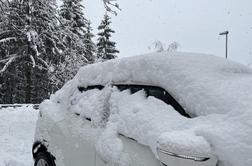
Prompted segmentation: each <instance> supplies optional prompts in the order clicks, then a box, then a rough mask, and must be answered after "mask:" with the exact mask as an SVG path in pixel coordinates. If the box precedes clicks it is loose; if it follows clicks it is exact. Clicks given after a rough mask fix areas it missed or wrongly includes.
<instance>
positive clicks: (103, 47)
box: [97, 13, 119, 61]
mask: <svg viewBox="0 0 252 166" xmlns="http://www.w3.org/2000/svg"><path fill="white" fill-rule="evenodd" d="M110 24H111V18H110V17H109V16H108V14H107V13H106V14H105V15H104V18H103V20H102V21H101V24H100V25H99V27H98V30H99V33H98V36H99V38H98V43H97V58H98V61H104V60H109V59H114V58H116V57H117V56H116V54H117V53H119V51H118V50H117V49H116V46H115V45H116V43H115V42H113V41H111V40H110V38H111V34H112V33H115V31H114V30H112V29H111V28H110Z"/></svg>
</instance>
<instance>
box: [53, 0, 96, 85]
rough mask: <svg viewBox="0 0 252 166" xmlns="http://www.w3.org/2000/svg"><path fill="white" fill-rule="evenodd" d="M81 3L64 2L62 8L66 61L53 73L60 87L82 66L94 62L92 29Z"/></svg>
mask: <svg viewBox="0 0 252 166" xmlns="http://www.w3.org/2000/svg"><path fill="white" fill-rule="evenodd" d="M81 2H82V0H63V5H62V6H61V8H60V16H61V22H62V25H61V30H62V31H61V32H62V34H63V35H62V38H63V42H64V45H65V46H66V47H65V50H64V60H63V61H61V63H60V64H59V65H57V66H56V68H55V70H54V71H55V72H54V73H53V79H52V81H53V82H54V84H55V85H57V86H58V87H61V86H62V85H63V84H64V83H65V82H66V81H68V80H70V79H71V78H73V76H74V75H75V74H76V73H77V71H78V69H79V68H80V67H81V66H83V65H86V64H89V63H93V61H94V57H93V56H94V54H93V48H92V47H90V46H91V43H92V40H91V38H92V34H91V27H90V25H88V21H87V19H86V18H85V16H84V13H83V11H84V6H83V5H82V4H81ZM87 31H89V32H87ZM88 45H89V46H88Z"/></svg>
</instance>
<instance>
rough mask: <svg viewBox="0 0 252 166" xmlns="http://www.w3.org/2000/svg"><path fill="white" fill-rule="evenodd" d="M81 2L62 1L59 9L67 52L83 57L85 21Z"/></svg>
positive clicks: (74, 0) (78, 0)
mask: <svg viewBox="0 0 252 166" xmlns="http://www.w3.org/2000/svg"><path fill="white" fill-rule="evenodd" d="M81 2H82V0H63V5H62V6H61V9H60V16H61V20H62V23H63V25H62V29H63V30H64V34H63V35H64V36H63V37H64V42H65V43H66V46H67V47H68V49H69V50H67V51H68V52H71V51H74V52H76V53H77V54H79V55H82V56H83V55H84V35H85V33H86V27H87V19H86V18H85V17H84V13H83V10H84V6H83V5H82V4H81Z"/></svg>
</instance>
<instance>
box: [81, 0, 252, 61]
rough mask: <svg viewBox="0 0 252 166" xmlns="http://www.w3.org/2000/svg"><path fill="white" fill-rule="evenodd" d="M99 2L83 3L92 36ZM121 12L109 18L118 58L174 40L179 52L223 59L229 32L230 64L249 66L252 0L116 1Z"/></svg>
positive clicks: (99, 12) (98, 16)
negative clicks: (225, 35)
mask: <svg viewBox="0 0 252 166" xmlns="http://www.w3.org/2000/svg"><path fill="white" fill-rule="evenodd" d="M101 1H102V0H84V1H83V3H84V5H85V7H86V11H85V13H86V16H87V17H88V18H89V19H91V21H92V22H93V24H92V25H93V27H94V30H95V31H94V32H95V33H97V31H96V27H97V26H98V24H99V23H100V19H101V18H102V17H103V14H104V7H103V3H102V2H101ZM118 3H119V5H120V7H121V8H122V11H119V12H118V15H117V16H113V15H111V16H112V22H113V23H112V27H113V29H114V30H115V31H116V33H115V34H114V37H113V40H114V41H116V42H117V47H118V49H119V50H120V52H121V53H120V54H119V57H125V56H132V55H136V54H142V53H147V52H149V51H150V50H148V46H150V45H151V44H152V43H153V42H154V41H156V40H160V41H162V42H164V43H166V44H169V43H171V42H173V41H177V42H178V43H179V44H180V47H179V51H186V52H202V53H211V54H215V55H217V56H222V57H224V56H225V37H224V36H219V35H218V34H219V32H222V31H225V30H229V31H230V35H229V59H232V60H234V61H238V62H241V63H244V64H248V63H250V62H252V0H118Z"/></svg>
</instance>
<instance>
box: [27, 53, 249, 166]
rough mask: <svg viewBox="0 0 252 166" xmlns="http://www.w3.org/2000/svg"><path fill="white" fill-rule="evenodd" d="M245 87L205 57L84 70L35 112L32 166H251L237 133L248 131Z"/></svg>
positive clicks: (222, 63) (231, 69) (158, 58)
mask: <svg viewBox="0 0 252 166" xmlns="http://www.w3.org/2000/svg"><path fill="white" fill-rule="evenodd" d="M251 83H252V70H251V69H249V68H248V67H245V66H243V65H240V64H237V63H233V62H230V61H228V60H225V59H222V58H218V57H215V56H211V55H201V54H189V53H166V52H164V53H158V54H150V55H142V56H136V57H128V58H122V59H116V60H111V61H107V62H103V63H97V64H93V65H88V66H86V67H83V68H81V69H80V70H79V72H78V73H77V75H76V76H75V77H74V78H73V79H72V80H71V81H69V82H67V83H66V84H65V85H64V87H63V88H62V89H61V90H59V91H57V92H56V93H55V94H54V95H52V96H51V97H50V100H46V101H44V102H43V103H42V104H41V105H40V108H39V109H40V113H39V118H38V121H37V127H36V135H35V140H34V145H33V149H32V153H33V157H34V160H35V166H55V165H57V166H71V165H74V166H83V165H85V166H103V165H104V166H105V165H111V166H113V165H120V166H133V165H134V166H171V165H172V166H216V165H217V163H219V164H222V165H224V166H230V165H240V166H245V165H250V164H251V162H252V161H251V160H250V159H251V158H250V157H249V155H248V154H249V153H250V152H251V151H252V150H251V149H250V148H248V147H250V146H251V145H252V143H251V140H252V139H250V138H251V137H252V135H250V134H247V135H246V134H245V133H244V132H243V131H241V130H239V127H243V129H244V130H246V131H251V129H250V128H246V125H245V124H251V123H250V122H251V119H252V118H251V109H250V108H252V104H251V101H252V96H251V94H252V93H250V92H252V87H251V85H252V84H251ZM237 96H239V98H237ZM241 111H242V114H241ZM241 115H242V116H246V118H242V117H241ZM239 118H240V120H238V119H239ZM241 119H242V120H241ZM248 126H249V125H248ZM241 135H242V137H240V136H241ZM237 144H239V145H240V146H236V145H237ZM250 154H252V153H250Z"/></svg>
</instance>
